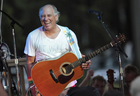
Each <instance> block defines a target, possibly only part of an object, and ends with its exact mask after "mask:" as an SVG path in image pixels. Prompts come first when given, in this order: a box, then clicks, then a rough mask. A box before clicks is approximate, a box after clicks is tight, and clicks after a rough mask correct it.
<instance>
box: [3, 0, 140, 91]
mask: <svg viewBox="0 0 140 96" xmlns="http://www.w3.org/2000/svg"><path fill="white" fill-rule="evenodd" d="M45 4H53V5H55V6H56V7H57V9H58V11H60V20H59V22H58V24H60V25H62V26H67V27H69V28H70V29H71V30H73V31H74V32H75V34H76V35H77V38H78V43H79V46H80V50H81V52H82V53H83V54H85V55H87V54H89V53H91V52H93V51H95V50H97V49H99V48H101V47H103V46H105V45H106V44H109V43H110V42H111V38H110V37H109V35H108V33H107V31H106V30H105V28H104V27H103V25H102V22H101V21H100V20H99V19H98V18H97V15H96V14H89V13H88V10H89V9H93V10H96V11H100V12H103V15H102V21H103V22H104V24H106V25H107V28H108V29H109V30H110V32H111V34H112V35H113V37H116V35H119V34H122V33H124V35H125V37H126V40H125V42H124V43H122V44H121V47H122V49H123V50H124V52H125V53H126V55H127V56H128V57H126V55H124V54H123V53H122V52H120V53H121V55H120V56H121V64H122V67H123V68H124V66H125V65H127V64H133V65H135V66H137V67H138V68H140V59H139V57H140V51H139V49H140V43H139V41H140V38H139V36H140V32H139V30H140V27H139V25H140V18H139V17H140V11H139V10H140V6H139V5H140V0H3V2H1V9H2V11H3V12H5V13H6V14H8V15H9V16H10V17H11V18H12V19H14V20H15V21H16V22H18V23H19V24H20V25H21V26H22V27H24V28H22V27H20V26H18V25H17V24H14V29H15V30H14V31H15V41H16V52H17V57H18V58H25V54H24V53H23V51H24V46H25V43H26V37H27V35H28V34H29V32H31V31H32V30H34V29H36V28H38V27H40V26H41V23H40V20H39V16H38V11H39V8H40V7H42V6H43V5H45ZM1 15H2V17H1V21H0V22H1V26H0V27H1V36H0V37H1V38H0V39H1V43H2V42H5V43H6V44H7V45H8V46H9V49H10V52H11V54H13V55H14V43H13V35H12V26H11V24H12V20H11V18H9V17H7V16H6V15H5V14H3V13H2V12H1ZM12 58H14V56H11V59H12ZM91 61H92V64H91V66H90V69H93V70H94V71H95V75H97V74H101V75H103V76H104V77H105V78H106V79H107V76H106V73H105V71H107V70H108V69H110V68H111V69H114V70H115V71H116V75H115V77H117V78H118V77H119V73H118V72H119V63H118V51H116V48H109V49H108V50H106V51H104V52H102V53H101V54H99V55H97V56H96V57H94V58H92V59H91ZM13 73H14V72H13ZM25 78H27V77H26V72H25ZM26 88H28V84H27V87H26Z"/></svg>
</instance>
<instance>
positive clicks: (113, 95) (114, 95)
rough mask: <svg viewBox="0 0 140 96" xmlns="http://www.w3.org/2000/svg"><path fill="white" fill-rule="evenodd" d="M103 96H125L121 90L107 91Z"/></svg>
mask: <svg viewBox="0 0 140 96" xmlns="http://www.w3.org/2000/svg"><path fill="white" fill-rule="evenodd" d="M103 96H124V94H123V93H122V92H121V91H119V90H107V91H106V92H105V93H104V95H103Z"/></svg>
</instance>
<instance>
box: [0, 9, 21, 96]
mask: <svg viewBox="0 0 140 96" xmlns="http://www.w3.org/2000/svg"><path fill="white" fill-rule="evenodd" d="M0 11H1V12H2V13H4V14H5V15H6V16H7V17H9V19H11V20H12V22H11V27H12V35H13V44H14V56H15V65H16V73H17V88H18V94H17V95H18V96H20V86H19V67H18V59H17V53H16V42H15V33H14V24H17V25H18V26H20V27H21V28H23V27H22V26H21V25H20V24H19V23H18V22H16V21H15V20H14V19H13V18H11V17H10V16H9V15H8V14H6V13H5V12H4V11H2V10H0ZM23 29H24V28H23Z"/></svg>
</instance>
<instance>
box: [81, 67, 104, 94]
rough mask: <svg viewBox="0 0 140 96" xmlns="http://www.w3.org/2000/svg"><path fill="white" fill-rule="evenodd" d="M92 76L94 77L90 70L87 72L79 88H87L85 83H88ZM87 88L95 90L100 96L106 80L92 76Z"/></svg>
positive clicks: (98, 76)
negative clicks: (90, 87)
mask: <svg viewBox="0 0 140 96" xmlns="http://www.w3.org/2000/svg"><path fill="white" fill-rule="evenodd" d="M93 75H94V71H93V70H92V69H90V70H88V71H87V75H86V77H85V79H84V80H83V81H82V83H81V84H80V85H79V86H80V87H81V86H87V83H88V82H89V80H90V78H91V76H93ZM89 86H92V87H95V88H97V89H98V90H99V93H100V95H101V96H102V95H103V93H104V91H105V86H106V80H105V79H104V77H103V76H101V75H97V76H94V77H93V78H92V79H91V81H90V84H89Z"/></svg>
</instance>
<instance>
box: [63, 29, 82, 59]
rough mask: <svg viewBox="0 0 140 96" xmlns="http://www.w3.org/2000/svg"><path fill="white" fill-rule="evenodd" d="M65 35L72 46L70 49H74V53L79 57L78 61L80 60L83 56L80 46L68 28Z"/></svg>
mask: <svg viewBox="0 0 140 96" xmlns="http://www.w3.org/2000/svg"><path fill="white" fill-rule="evenodd" d="M64 34H65V36H66V38H67V41H68V43H69V45H70V48H71V49H72V51H73V53H74V54H75V55H76V56H77V58H78V59H80V58H81V57H82V56H81V53H80V51H79V50H78V46H77V45H76V43H75V41H74V39H73V37H72V35H71V33H70V29H69V28H68V27H66V31H64Z"/></svg>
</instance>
